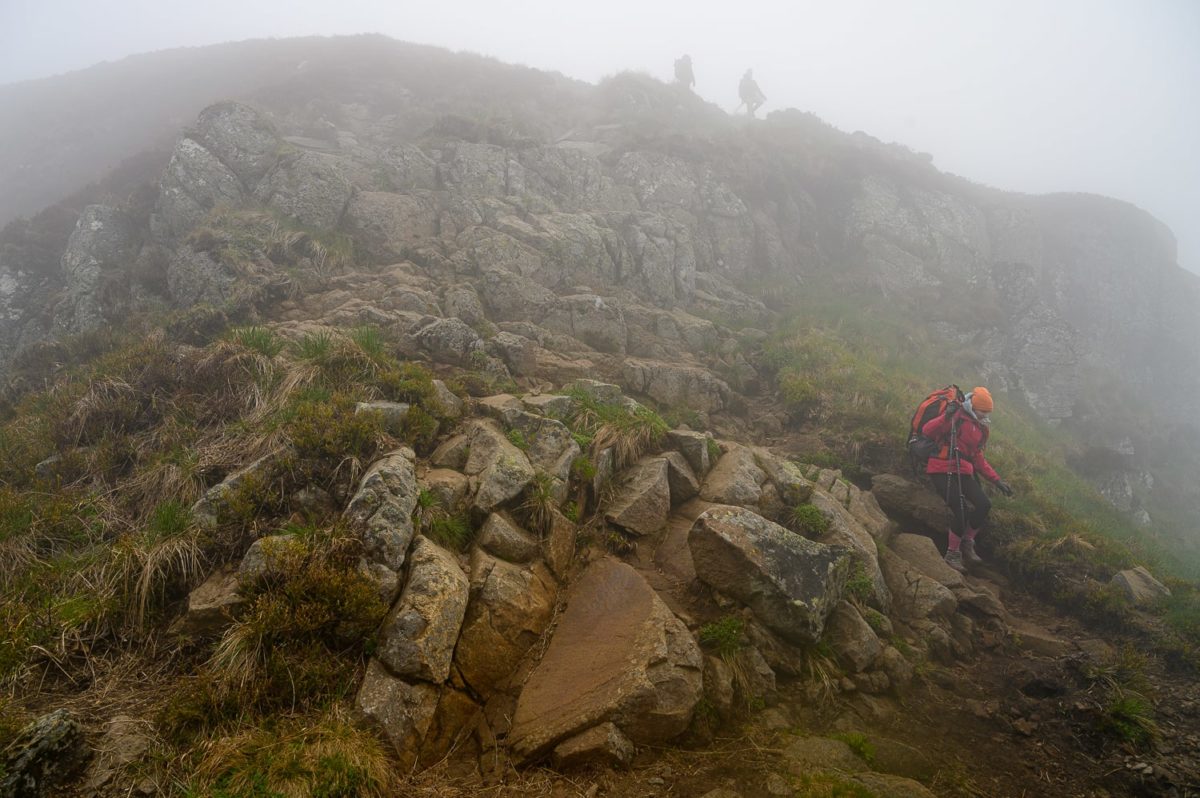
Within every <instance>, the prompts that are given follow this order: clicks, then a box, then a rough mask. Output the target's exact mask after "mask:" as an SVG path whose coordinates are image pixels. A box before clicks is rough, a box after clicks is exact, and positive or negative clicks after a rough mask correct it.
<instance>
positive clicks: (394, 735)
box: [355, 659, 441, 769]
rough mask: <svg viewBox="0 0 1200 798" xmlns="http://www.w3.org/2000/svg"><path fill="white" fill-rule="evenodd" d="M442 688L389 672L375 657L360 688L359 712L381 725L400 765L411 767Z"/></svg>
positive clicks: (430, 722) (428, 726)
mask: <svg viewBox="0 0 1200 798" xmlns="http://www.w3.org/2000/svg"><path fill="white" fill-rule="evenodd" d="M440 693H441V689H440V688H438V687H435V686H434V685H432V684H427V683H424V682H418V683H416V684H410V683H408V682H406V681H404V680H403V679H400V678H397V677H396V676H393V675H392V674H391V673H389V672H388V670H387V668H385V667H383V665H382V664H381V663H380V662H379V660H376V659H373V660H371V661H370V662H369V663H368V664H367V674H366V676H364V677H363V682H362V686H361V687H359V689H358V696H357V697H356V699H355V703H356V705H357V707H358V711H359V713H360V714H361V715H362V716H363V717H365V718H366V719H367V720H369V721H371V722H373V723H374V724H375V725H377V726H378V727H379V729H380V730H381V731H382V732H383V733H384V735H385V736H386V737H387V738H388V740H389V741H390V742H391V744H392V746H393V747H394V748H395V749H396V754H397V755H398V756H399V758H400V764H401V767H402V768H404V769H408V768H410V767H412V765H413V763H414V762H415V761H416V759H417V755H418V752H419V751H420V747H421V742H422V741H423V740H424V739H425V735H426V733H427V732H428V731H429V729H430V726H431V725H432V723H433V718H434V713H436V712H437V706H438V699H439V696H440Z"/></svg>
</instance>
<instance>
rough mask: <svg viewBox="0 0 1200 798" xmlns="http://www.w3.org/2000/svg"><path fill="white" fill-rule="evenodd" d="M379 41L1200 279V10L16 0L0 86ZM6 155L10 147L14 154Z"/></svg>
mask: <svg viewBox="0 0 1200 798" xmlns="http://www.w3.org/2000/svg"><path fill="white" fill-rule="evenodd" d="M361 32H379V33H385V34H387V35H390V36H393V37H395V38H398V39H402V40H405V41H413V42H420V43H424V44H434V45H440V46H444V47H449V48H451V49H455V50H470V51H473V52H478V53H483V54H486V55H493V56H496V57H497V58H500V59H502V60H504V61H509V62H515V63H522V64H527V65H529V66H533V67H538V68H543V69H553V70H558V71H560V72H563V73H565V74H567V75H570V76H572V77H576V78H580V79H583V80H588V81H595V80H597V79H599V78H601V77H603V76H605V75H608V74H612V73H614V72H617V71H620V70H622V69H640V70H644V71H647V72H650V73H651V74H654V75H656V76H658V77H661V78H664V79H667V78H669V77H670V76H671V65H672V62H673V60H674V58H675V57H676V56H677V55H679V54H681V53H684V52H687V53H690V54H691V55H692V58H693V61H694V62H695V70H696V79H697V87H696V88H697V91H698V92H699V93H700V94H701V95H703V96H704V97H705V98H707V99H710V100H712V101H714V102H717V103H718V104H720V105H721V106H722V107H725V108H726V109H732V108H733V107H734V106H735V105H736V104H737V96H736V85H737V79H738V77H739V76H740V75H741V73H742V72H743V71H744V70H745V69H746V68H747V67H753V68H754V73H755V77H756V78H757V79H758V83H759V85H760V86H761V87H762V89H763V91H764V92H765V93H766V95H767V97H768V103H767V105H766V106H765V107H764V111H770V110H772V109H775V108H782V107H787V106H794V107H796V108H801V109H803V110H807V111H812V112H814V113H816V114H817V115H818V116H820V117H822V118H823V119H825V120H826V121H828V122H830V123H831V124H833V125H836V126H837V127H839V128H842V129H844V130H847V131H853V130H864V131H866V132H868V133H870V134H872V135H874V136H877V137H879V138H881V139H883V140H885V141H898V142H900V143H902V144H906V145H908V146H910V147H912V148H913V149H916V150H921V151H924V152H929V153H932V154H933V156H934V163H935V164H937V165H938V166H939V167H940V168H942V169H944V170H947V171H950V172H955V173H957V174H961V175H963V176H965V177H968V178H971V179H973V180H976V181H979V182H982V183H987V184H990V185H994V186H997V187H999V188H1004V189H1009V190H1013V191H1027V192H1047V191H1089V192H1094V193H1098V194H1107V195H1110V196H1114V197H1118V198H1121V199H1125V200H1128V201H1130V202H1133V203H1135V204H1137V205H1139V206H1141V207H1142V208H1145V209H1146V210H1148V211H1150V212H1151V213H1153V214H1154V215H1156V216H1157V217H1159V218H1160V219H1162V220H1163V221H1165V222H1166V223H1167V224H1169V225H1170V226H1171V227H1172V229H1173V230H1174V231H1175V234H1176V236H1177V238H1178V239H1179V244H1180V262H1181V264H1182V265H1184V266H1186V267H1188V268H1191V269H1192V270H1193V271H1197V272H1200V224H1198V220H1200V147H1197V146H1196V145H1195V144H1194V143H1193V142H1194V141H1195V140H1197V139H1200V0H1140V2H1139V1H1138V0H1123V1H1121V0H1007V1H1006V2H997V0H908V1H907V2H903V1H902V0H830V1H829V2H825V3H813V2H804V1H802V0H791V1H790V2H766V1H765V0H741V2H727V3H712V2H687V3H685V2H679V0H669V1H665V2H664V1H659V2H655V0H640V2H635V1H634V0H603V2H596V3H580V2H574V0H441V1H440V2H438V1H436V0H420V1H419V2H412V0H391V1H390V2H387V1H385V0H376V1H374V2H372V1H370V0H205V2H195V0H0V83H8V82H13V81H18V80H25V79H30V78H36V77H43V76H47V75H51V74H56V73H60V72H64V71H68V70H72V69H79V68H83V67H86V66H89V65H91V64H94V63H97V62H99V61H104V60H116V59H118V58H121V57H123V56H126V55H130V54H133V53H138V52H145V51H148V50H158V49H165V48H170V47H177V46H181V45H201V44H212V43H217V42H222V41H232V40H239V39H247V38H259V37H265V36H275V37H284V36H298V35H308V34H338V33H361ZM2 145H3V142H0V146H2Z"/></svg>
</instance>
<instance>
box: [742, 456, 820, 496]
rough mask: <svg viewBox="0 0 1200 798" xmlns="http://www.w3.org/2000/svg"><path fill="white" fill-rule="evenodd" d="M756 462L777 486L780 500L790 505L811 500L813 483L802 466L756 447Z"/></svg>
mask: <svg viewBox="0 0 1200 798" xmlns="http://www.w3.org/2000/svg"><path fill="white" fill-rule="evenodd" d="M753 451H754V462H755V463H756V464H757V465H758V467H759V468H761V469H762V471H763V473H765V474H766V475H767V479H769V480H770V481H771V484H772V485H774V486H775V490H776V492H777V493H778V494H779V498H780V500H781V501H782V502H783V503H784V504H786V505H787V506H788V507H795V506H796V505H797V504H801V503H803V502H806V501H808V500H809V498H810V497H811V496H812V492H813V484H812V483H811V482H809V481H808V480H807V479H806V478H805V476H804V473H803V472H802V471H801V470H800V466H798V465H796V464H795V463H793V462H791V461H790V460H784V459H783V458H782V457H776V456H775V455H773V454H771V453H770V452H769V451H767V450H766V449H762V448H757V449H754V450H753Z"/></svg>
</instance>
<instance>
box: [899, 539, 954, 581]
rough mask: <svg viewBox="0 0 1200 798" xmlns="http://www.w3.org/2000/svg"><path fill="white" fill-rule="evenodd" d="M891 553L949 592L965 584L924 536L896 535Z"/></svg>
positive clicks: (931, 542)
mask: <svg viewBox="0 0 1200 798" xmlns="http://www.w3.org/2000/svg"><path fill="white" fill-rule="evenodd" d="M892 551H894V552H895V553H896V554H898V555H900V556H901V557H903V558H904V560H905V561H906V562H907V563H908V564H909V565H911V566H912V567H913V568H915V569H916V570H917V571H919V572H920V573H922V574H924V575H925V576H928V577H929V578H930V579H933V580H934V581H936V582H938V583H939V584H941V585H945V586H946V587H948V588H950V589H951V590H954V589H955V588H958V587H962V586H964V585H965V584H966V580H964V579H963V575H962V574H961V573H959V572H958V571H956V570H954V569H953V568H951V567H950V566H949V565H947V564H946V560H945V558H943V557H942V554H941V552H939V551H938V548H937V546H936V545H934V542H933V541H932V540H931V539H930V538H928V537H926V536H925V535H913V534H911V533H903V534H899V535H896V537H895V538H893V539H892Z"/></svg>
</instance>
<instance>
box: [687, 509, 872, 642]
mask: <svg viewBox="0 0 1200 798" xmlns="http://www.w3.org/2000/svg"><path fill="white" fill-rule="evenodd" d="M688 546H689V548H690V549H691V552H692V559H693V561H694V562H695V565H696V575H697V576H698V577H700V579H701V580H703V581H704V582H706V583H707V584H709V585H711V586H712V587H713V588H714V589H716V590H719V591H721V592H722V593H724V594H725V595H727V596H731V597H733V598H736V599H737V600H739V601H741V602H742V603H744V604H746V605H747V606H748V607H750V609H752V610H753V611H754V614H755V616H756V617H757V618H758V619H759V620H760V621H762V623H763V625H764V626H766V627H767V628H769V629H771V630H772V631H774V632H776V633H777V634H779V635H780V636H781V637H783V638H785V639H787V640H790V641H793V642H797V643H813V642H816V641H818V640H820V639H821V633H822V631H823V630H824V628H825V620H826V619H827V618H828V617H829V614H830V613H831V612H832V611H833V608H834V606H836V604H837V602H838V600H839V599H840V598H841V592H842V588H843V586H844V585H845V581H846V577H847V576H848V574H849V570H850V560H849V557H848V555H847V553H846V552H845V551H844V550H842V549H836V548H831V547H829V546H825V545H823V544H821V543H816V542H814V541H811V540H807V539H805V538H802V537H800V536H799V535H797V534H795V533H793V532H789V531H788V530H786V529H784V528H783V527H781V526H779V525H778V524H775V523H772V522H771V521H768V520H767V519H765V518H763V517H761V516H759V515H756V514H755V513H754V512H752V511H750V510H746V509H744V508H741V507H727V506H720V507H713V508H711V509H709V510H706V511H705V512H704V513H703V514H702V515H701V516H700V517H699V518H697V519H696V523H695V525H694V526H693V527H692V531H691V533H690V534H689V535H688Z"/></svg>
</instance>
